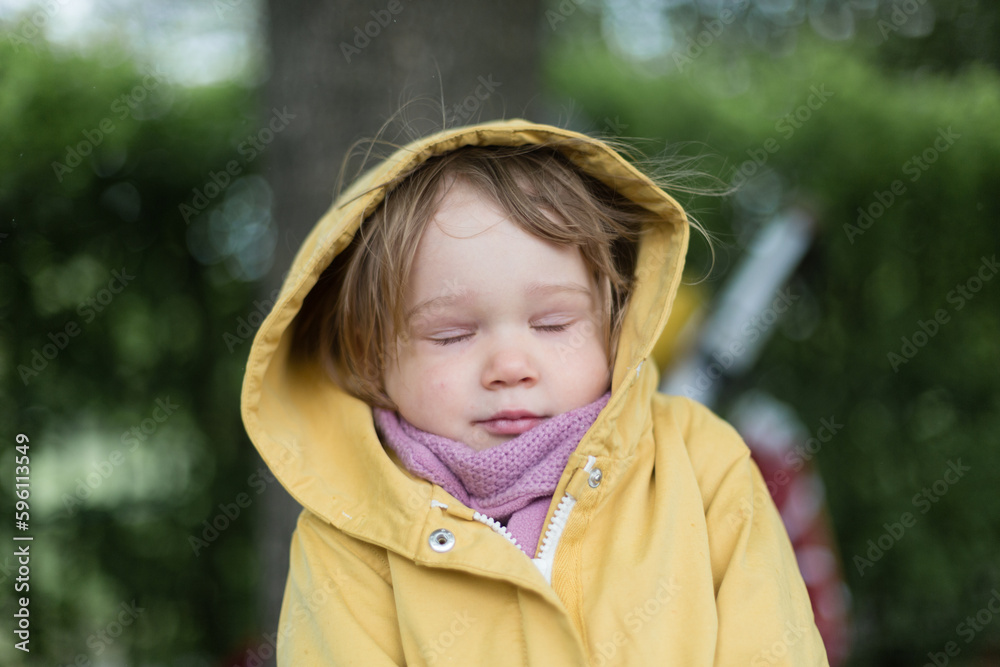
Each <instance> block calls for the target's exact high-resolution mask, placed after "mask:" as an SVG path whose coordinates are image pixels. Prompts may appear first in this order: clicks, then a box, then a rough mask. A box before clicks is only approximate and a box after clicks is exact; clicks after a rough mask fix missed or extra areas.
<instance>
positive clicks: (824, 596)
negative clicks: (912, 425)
mask: <svg viewBox="0 0 1000 667" xmlns="http://www.w3.org/2000/svg"><path fill="white" fill-rule="evenodd" d="M730 420H731V422H732V423H733V425H734V426H735V427H736V429H737V430H738V431H739V432H740V435H742V436H743V439H744V440H745V441H746V443H747V446H748V447H750V452H751V455H752V456H753V459H754V461H756V462H757V466H758V467H759V468H760V472H761V474H762V475H763V477H764V482H765V483H766V484H767V489H768V491H769V492H770V494H771V498H773V499H774V504H775V505H777V507H778V511H779V512H780V513H781V518H782V520H783V521H784V523H785V529H786V530H787V531H788V537H789V539H790V540H791V542H792V547H793V548H794V549H795V557H796V559H797V560H798V564H799V570H800V571H801V572H802V579H803V580H804V581H805V584H806V589H807V590H808V592H809V599H810V601H811V602H812V608H813V615H814V616H815V617H816V627H817V628H819V633H820V635H821V636H822V637H823V643H824V645H825V646H826V652H827V658H828V659H829V661H830V665H831V667H836V665H840V664H842V663H843V662H844V660H845V659H846V658H847V655H848V653H849V652H850V644H851V637H850V614H849V612H850V592H849V591H848V589H847V585H846V584H845V583H844V576H843V569H842V566H841V561H840V558H839V556H838V551H837V547H836V541H835V540H834V538H833V529H832V527H831V524H830V518H829V515H828V514H827V512H826V503H825V495H826V492H825V489H824V486H823V481H822V480H821V479H820V477H819V475H817V474H816V472H815V471H814V470H813V466H812V464H811V461H812V459H813V457H814V456H815V455H816V453H817V452H818V451H819V450H820V449H822V448H823V447H825V446H826V445H827V443H829V442H831V441H832V440H833V439H834V438H835V436H836V432H837V430H839V429H838V426H839V425H838V424H836V423H834V422H832V421H826V420H824V422H823V423H821V424H820V425H819V426H818V428H817V430H816V434H815V436H814V437H809V435H808V432H807V431H806V429H805V428H804V427H803V425H802V423H801V422H800V421H799V419H798V418H797V417H796V416H795V413H794V412H793V411H792V410H791V409H790V408H789V407H787V406H786V405H784V404H782V403H780V402H779V401H777V400H776V399H774V398H773V397H771V396H769V395H767V394H763V393H760V392H754V393H751V394H747V395H746V396H745V397H743V398H742V399H740V401H739V402H738V403H737V405H736V406H735V408H734V411H733V414H732V415H730Z"/></svg>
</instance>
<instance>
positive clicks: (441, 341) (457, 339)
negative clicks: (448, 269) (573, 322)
mask: <svg viewBox="0 0 1000 667" xmlns="http://www.w3.org/2000/svg"><path fill="white" fill-rule="evenodd" d="M568 327H569V324H568V323H567V324H547V325H545V326H537V327H534V328H535V329H537V330H539V331H547V332H549V333H558V332H560V331H566V329H567V328H568ZM472 336H473V334H463V335H461V336H452V337H451V338H434V339H432V340H433V342H434V344H435V345H442V346H444V345H451V344H452V343H461V342H462V341H463V340H466V339H468V338H472Z"/></svg>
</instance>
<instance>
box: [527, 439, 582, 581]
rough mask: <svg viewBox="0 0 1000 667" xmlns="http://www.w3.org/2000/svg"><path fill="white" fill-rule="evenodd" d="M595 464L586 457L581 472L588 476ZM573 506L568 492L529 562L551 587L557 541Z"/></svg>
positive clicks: (573, 501) (572, 500)
mask: <svg viewBox="0 0 1000 667" xmlns="http://www.w3.org/2000/svg"><path fill="white" fill-rule="evenodd" d="M596 462H597V458H596V457H593V456H588V457H587V465H585V466H584V467H583V472H584V473H586V474H587V475H589V474H590V471H591V470H593V468H594V464H595V463H596ZM575 506H576V498H574V497H573V496H572V495H571V494H570V493H569V492H567V493H565V494H564V495H563V497H562V500H560V501H559V506H558V507H557V508H556V511H555V513H553V514H552V521H550V522H549V527H548V529H547V530H546V531H545V537H543V538H542V548H541V549H539V550H538V558H532V559H531V562H532V563H534V564H535V567H537V568H538V571H539V572H541V573H542V576H543V577H545V581H546V582H547V583H548V584H549V585H550V586H551V585H552V565H553V563H555V560H556V547H558V546H559V540H560V539H561V538H562V534H563V531H564V530H565V529H566V524H567V523H568V522H569V515H570V513H572V512H573V508H574V507H575Z"/></svg>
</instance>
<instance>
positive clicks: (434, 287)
mask: <svg viewBox="0 0 1000 667" xmlns="http://www.w3.org/2000/svg"><path fill="white" fill-rule="evenodd" d="M505 218H506V216H505V214H504V213H502V212H501V210H500V209H499V208H498V207H497V206H496V205H495V204H493V203H492V202H490V201H488V200H485V199H484V197H483V196H482V195H480V194H479V192H477V191H476V190H475V189H473V188H472V187H471V186H469V185H467V184H466V183H465V182H464V181H461V180H458V181H455V182H454V183H453V185H452V187H451V189H450V190H449V191H448V193H447V194H446V195H445V197H444V198H443V199H442V200H441V204H440V208H439V209H438V211H437V213H436V214H435V216H434V217H433V218H432V219H431V221H430V222H429V223H428V225H427V228H426V230H425V231H424V234H423V237H422V238H421V240H420V243H419V245H418V247H417V253H416V257H415V259H414V264H413V267H412V270H411V273H410V279H409V284H408V285H407V295H406V303H405V304H404V308H405V312H406V313H407V314H408V315H409V320H408V328H407V329H406V330H405V332H404V335H403V336H402V337H401V340H400V341H399V342H398V343H397V345H396V353H397V360H398V365H397V364H396V363H394V361H393V360H390V362H389V364H388V368H387V371H386V378H385V386H386V393H387V394H388V395H389V397H390V398H391V399H392V400H393V402H394V403H395V404H396V406H397V407H398V409H399V413H400V414H401V415H402V417H403V418H404V419H406V420H407V421H409V422H410V423H411V424H413V425H414V426H416V427H417V428H420V429H422V430H424V431H428V432H431V433H435V434H437V435H441V436H444V437H447V438H451V439H452V440H458V441H460V442H464V443H465V444H467V445H469V446H470V447H472V448H473V449H476V450H482V449H486V448H487V447H492V446H493V445H497V444H500V443H502V442H505V441H507V440H510V439H512V438H514V437H516V436H517V435H519V434H521V433H523V432H524V431H526V430H528V429H530V428H532V427H534V426H536V425H538V424H539V423H541V422H542V421H544V420H545V419H546V418H549V417H554V416H555V415H558V414H562V413H563V412H567V411H569V410H573V409H575V408H579V407H582V406H584V405H587V404H588V403H592V402H593V401H595V400H597V399H598V398H600V396H601V395H603V394H604V393H605V392H606V391H607V389H608V386H609V384H610V375H609V372H608V359H607V353H606V351H605V348H604V342H603V337H602V331H603V329H602V321H601V319H600V317H601V316H600V300H599V298H598V293H597V289H596V286H595V285H594V284H593V283H594V281H593V280H592V279H591V278H590V275H589V272H588V271H587V269H586V267H585V265H584V262H583V257H582V256H581V254H580V251H579V250H578V249H576V248H569V247H560V246H556V245H553V244H550V243H548V242H546V241H543V240H541V239H539V238H537V237H534V236H531V235H530V234H528V233H527V232H525V231H522V230H521V229H520V228H519V227H518V226H517V225H515V224H514V223H512V222H510V221H509V220H507V219H505ZM432 299H433V301H430V302H429V300H432ZM415 308H416V309H417V310H415V311H414V309H415ZM508 410H514V411H518V412H522V411H523V412H525V413H530V414H531V415H534V417H529V418H521V419H513V420H493V419H492V418H493V417H494V416H495V415H496V414H497V413H500V412H501V411H508Z"/></svg>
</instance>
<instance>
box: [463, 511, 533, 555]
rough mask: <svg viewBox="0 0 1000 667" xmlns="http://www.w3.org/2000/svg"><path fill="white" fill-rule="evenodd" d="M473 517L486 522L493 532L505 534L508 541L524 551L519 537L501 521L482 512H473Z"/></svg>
mask: <svg viewBox="0 0 1000 667" xmlns="http://www.w3.org/2000/svg"><path fill="white" fill-rule="evenodd" d="M472 518H473V519H475V520H476V521H478V522H480V523H485V524H486V525H487V526H489V527H490V528H492V529H493V532H494V533H496V534H497V535H503V536H504V537H506V538H507V541H508V542H510V543H511V544H513V545H514V546H515V547H517V548H518V549H520V550H521V553H524V547H522V546H521V545H520V544H518V543H517V538H516V537H514V536H513V535H511V534H510V531H509V530H507V529H506V528H505V527H504V526H503V524H501V523H500V522H499V521H497V520H496V519H493V518H491V517H488V516H486V515H485V514H480V513H479V512H475V513H473V515H472Z"/></svg>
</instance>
